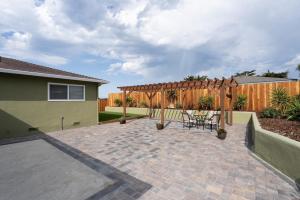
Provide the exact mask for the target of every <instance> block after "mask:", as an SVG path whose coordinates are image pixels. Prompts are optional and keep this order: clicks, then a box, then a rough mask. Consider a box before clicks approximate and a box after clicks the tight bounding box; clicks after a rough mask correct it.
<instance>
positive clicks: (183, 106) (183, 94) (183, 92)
mask: <svg viewBox="0 0 300 200" xmlns="http://www.w3.org/2000/svg"><path fill="white" fill-rule="evenodd" d="M185 91H186V90H185V89H183V90H182V110H183V111H185V99H186V98H185V97H186V92H185Z"/></svg>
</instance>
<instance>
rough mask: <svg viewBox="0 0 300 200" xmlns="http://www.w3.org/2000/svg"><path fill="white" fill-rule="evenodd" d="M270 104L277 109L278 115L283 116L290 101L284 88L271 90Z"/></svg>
mask: <svg viewBox="0 0 300 200" xmlns="http://www.w3.org/2000/svg"><path fill="white" fill-rule="evenodd" d="M271 102H272V106H273V107H274V108H275V109H277V110H278V111H279V113H280V116H281V117H283V116H284V115H285V113H286V110H287V108H288V106H289V103H290V97H289V96H288V93H287V91H286V89H284V88H276V89H274V90H273V91H272V100H271Z"/></svg>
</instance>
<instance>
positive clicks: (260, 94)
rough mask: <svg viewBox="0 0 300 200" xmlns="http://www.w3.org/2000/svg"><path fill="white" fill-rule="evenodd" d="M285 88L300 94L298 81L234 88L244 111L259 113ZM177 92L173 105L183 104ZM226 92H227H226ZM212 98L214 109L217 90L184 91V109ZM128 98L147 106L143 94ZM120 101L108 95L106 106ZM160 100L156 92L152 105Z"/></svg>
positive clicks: (226, 102)
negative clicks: (244, 98)
mask: <svg viewBox="0 0 300 200" xmlns="http://www.w3.org/2000/svg"><path fill="white" fill-rule="evenodd" d="M279 87H281V88H285V89H286V91H287V92H288V94H289V95H290V96H294V95H297V94H300V81H288V82H273V83H258V84H243V85H239V86H238V87H237V88H236V91H237V95H240V94H244V95H246V96H247V104H246V106H245V108H244V110H245V111H257V112H259V111H261V110H263V109H264V108H267V107H270V106H271V96H272V91H273V89H275V88H279ZM176 92H177V99H176V100H175V102H174V104H175V105H176V104H180V105H182V103H183V92H182V91H176ZM227 92H228V91H227ZM207 95H210V96H213V98H214V108H215V109H216V108H219V107H220V95H219V90H218V89H217V90H214V89H209V90H208V89H192V90H187V91H186V98H185V105H186V108H190V109H191V108H195V109H196V108H197V107H198V100H199V97H200V96H207ZM130 96H131V97H132V98H133V99H134V101H135V102H136V104H137V106H139V105H140V104H141V102H145V103H146V104H147V105H149V99H148V97H147V95H146V94H145V93H138V92H133V93H131V94H130ZM115 99H120V100H121V99H122V93H110V94H109V95H108V100H107V105H108V106H115V105H114V100H115ZM160 99H161V94H160V92H158V93H157V94H156V95H155V97H154V98H153V105H159V104H160ZM165 102H166V105H170V102H168V100H167V98H166V97H165ZM228 108H229V100H228V98H226V101H225V109H228Z"/></svg>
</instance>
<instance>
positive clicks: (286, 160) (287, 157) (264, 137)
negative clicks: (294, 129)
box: [248, 113, 300, 186]
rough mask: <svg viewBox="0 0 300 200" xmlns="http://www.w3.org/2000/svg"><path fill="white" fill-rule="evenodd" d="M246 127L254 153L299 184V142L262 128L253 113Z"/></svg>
mask: <svg viewBox="0 0 300 200" xmlns="http://www.w3.org/2000/svg"><path fill="white" fill-rule="evenodd" d="M248 127H249V129H250V130H249V131H250V133H251V137H252V141H253V146H252V150H253V151H254V152H255V154H257V155H258V156H259V157H261V158H262V159H263V160H265V161H266V162H268V163H270V164H271V165H272V166H274V167H275V168H277V169H278V170H280V171H281V172H282V173H284V174H286V175H287V176H289V177H290V178H292V179H293V180H295V181H296V183H298V184H300V142H297V141H295V140H292V139H289V138H287V137H284V136H281V135H279V134H276V133H273V132H271V131H267V130H264V129H262V128H261V127H260V124H259V121H258V119H257V117H256V114H255V113H252V115H251V119H250V121H249V124H248ZM299 186H300V185H299Z"/></svg>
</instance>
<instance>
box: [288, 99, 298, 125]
mask: <svg viewBox="0 0 300 200" xmlns="http://www.w3.org/2000/svg"><path fill="white" fill-rule="evenodd" d="M286 114H287V119H288V120H297V121H300V100H299V99H298V98H297V97H294V98H292V100H291V101H290V104H289V106H288V108H287V111H286Z"/></svg>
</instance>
